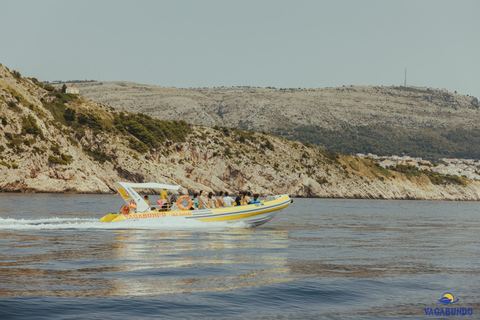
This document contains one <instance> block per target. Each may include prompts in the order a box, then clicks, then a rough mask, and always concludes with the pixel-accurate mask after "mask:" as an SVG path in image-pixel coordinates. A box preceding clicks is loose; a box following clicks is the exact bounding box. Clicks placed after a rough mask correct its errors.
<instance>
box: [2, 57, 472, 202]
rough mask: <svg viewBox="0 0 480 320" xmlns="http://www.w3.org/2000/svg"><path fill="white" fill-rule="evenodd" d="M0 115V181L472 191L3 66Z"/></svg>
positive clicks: (26, 188) (5, 184)
mask: <svg viewBox="0 0 480 320" xmlns="http://www.w3.org/2000/svg"><path fill="white" fill-rule="evenodd" d="M0 116H1V124H0V151H1V153H0V190H1V191H13V192H71V193H108V192H112V184H113V182H115V181H134V182H148V181H155V182H163V183H171V184H180V185H182V186H184V187H185V189H186V190H184V191H185V192H186V191H188V192H190V193H191V192H193V191H194V190H200V189H203V190H213V191H220V190H224V191H229V192H235V191H237V190H250V191H252V192H254V193H260V194H262V195H269V194H278V193H291V194H293V195H294V196H301V197H342V198H368V199H441V200H479V199H480V184H479V183H478V182H474V181H468V182H467V183H466V185H465V186H463V185H457V184H433V183H432V181H431V180H430V179H429V178H428V177H427V176H425V175H407V174H402V173H399V172H392V171H387V170H383V169H381V168H379V167H377V166H376V165H374V164H373V163H372V162H371V161H369V160H365V159H358V158H355V157H352V156H346V155H339V154H334V153H329V152H325V151H322V150H319V149H317V148H313V147H307V146H306V145H304V144H301V143H298V142H292V141H288V140H285V139H282V138H278V137H273V136H270V135H265V134H260V133H255V132H251V131H242V130H233V129H229V128H226V127H215V128H212V127H203V126H190V125H188V124H186V123H184V122H180V123H179V122H161V121H160V120H154V119H152V118H149V117H148V116H145V115H133V114H128V113H123V112H121V111H119V110H116V109H114V108H111V107H108V106H105V105H103V104H100V103H97V102H93V101H90V100H87V99H84V98H82V97H76V96H73V95H69V94H65V93H62V92H61V91H60V90H55V89H54V88H53V87H51V86H48V85H44V84H42V83H39V82H38V80H36V79H26V78H23V77H22V76H21V75H20V74H19V73H18V72H15V71H12V72H10V71H9V70H8V69H7V68H6V67H3V66H0ZM159 128H160V129H159ZM155 130H156V131H155ZM158 130H163V131H158ZM152 132H158V134H157V135H155V136H153V135H152V134H151V133H152ZM160 136H161V137H160Z"/></svg>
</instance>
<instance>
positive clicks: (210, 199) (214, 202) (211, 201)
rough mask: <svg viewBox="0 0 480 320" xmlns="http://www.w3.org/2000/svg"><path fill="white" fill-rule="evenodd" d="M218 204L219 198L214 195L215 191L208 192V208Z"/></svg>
mask: <svg viewBox="0 0 480 320" xmlns="http://www.w3.org/2000/svg"><path fill="white" fill-rule="evenodd" d="M216 205H217V199H215V197H214V196H213V192H211V191H210V192H209V193H208V204H207V208H210V209H213V208H215V206H216Z"/></svg>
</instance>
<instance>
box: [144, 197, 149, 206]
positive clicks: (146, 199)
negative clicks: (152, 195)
mask: <svg viewBox="0 0 480 320" xmlns="http://www.w3.org/2000/svg"><path fill="white" fill-rule="evenodd" d="M145 202H146V203H147V204H148V205H150V202H149V201H148V196H145Z"/></svg>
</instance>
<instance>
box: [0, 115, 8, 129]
mask: <svg viewBox="0 0 480 320" xmlns="http://www.w3.org/2000/svg"><path fill="white" fill-rule="evenodd" d="M1 119H2V125H3V126H4V127H5V126H6V125H7V124H8V121H7V117H5V116H2V117H1Z"/></svg>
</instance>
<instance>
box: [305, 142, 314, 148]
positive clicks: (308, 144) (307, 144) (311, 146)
mask: <svg viewBox="0 0 480 320" xmlns="http://www.w3.org/2000/svg"><path fill="white" fill-rule="evenodd" d="M303 145H304V146H305V147H307V148H313V144H311V143H310V142H308V141H306V142H304V143H303Z"/></svg>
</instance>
